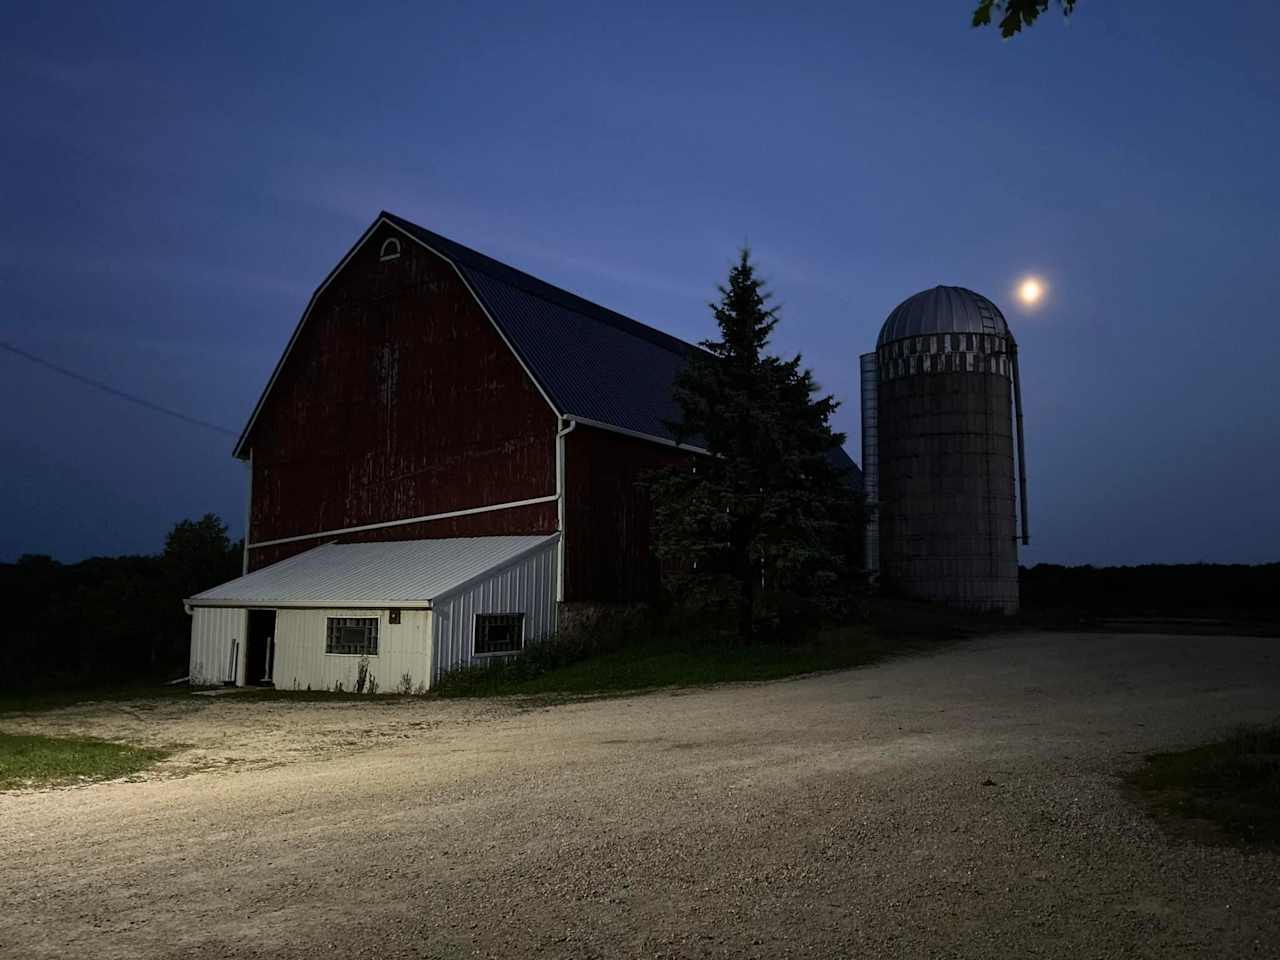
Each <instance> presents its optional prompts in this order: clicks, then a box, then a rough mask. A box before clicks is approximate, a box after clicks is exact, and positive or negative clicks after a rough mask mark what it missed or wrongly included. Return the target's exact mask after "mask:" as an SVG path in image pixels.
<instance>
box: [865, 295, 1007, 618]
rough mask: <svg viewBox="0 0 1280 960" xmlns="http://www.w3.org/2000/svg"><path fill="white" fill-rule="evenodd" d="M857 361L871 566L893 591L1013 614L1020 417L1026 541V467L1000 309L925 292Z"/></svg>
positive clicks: (894, 316)
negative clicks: (859, 366)
mask: <svg viewBox="0 0 1280 960" xmlns="http://www.w3.org/2000/svg"><path fill="white" fill-rule="evenodd" d="M861 359H862V363H861V368H862V370H861V372H862V458H863V470H864V478H865V480H864V482H865V484H866V495H867V537H866V551H867V556H866V565H867V571H868V573H869V574H870V575H871V577H872V578H873V579H876V578H878V579H879V583H880V586H881V587H882V588H883V589H884V590H885V592H888V593H891V594H898V595H904V596H911V597H917V598H919V599H925V600H934V601H938V602H941V603H945V604H947V605H948V606H955V607H965V608H969V609H977V610H998V611H1002V612H1004V613H1016V612H1017V609H1018V544H1017V540H1018V534H1017V530H1016V520H1015V515H1016V514H1017V513H1018V511H1017V510H1016V509H1015V494H1014V466H1015V459H1014V450H1015V439H1014V438H1015V430H1014V421H1015V419H1016V424H1017V429H1016V438H1017V441H1016V449H1017V460H1016V464H1017V476H1018V479H1019V484H1018V485H1019V489H1020V496H1019V498H1018V499H1019V500H1020V502H1021V504H1022V510H1021V520H1022V529H1021V539H1022V542H1023V543H1024V544H1025V543H1027V542H1028V530H1027V512H1026V504H1027V498H1026V469H1025V465H1024V463H1023V455H1022V451H1023V443H1022V398H1021V391H1020V385H1019V381H1018V348H1017V344H1016V343H1015V342H1014V339H1013V335H1012V334H1011V333H1010V332H1009V325H1008V323H1007V322H1006V321H1005V319H1004V316H1003V315H1002V314H1001V313H1000V310H999V308H997V307H996V305H995V304H994V303H992V302H991V301H990V300H988V299H987V298H986V297H984V296H981V295H980V294H977V293H974V292H973V291H972V290H966V289H964V288H963V287H934V288H933V289H932V290H924V291H922V292H920V293H917V294H916V295H915V296H913V297H909V298H908V299H906V300H904V301H903V302H902V303H901V304H899V305H898V307H897V308H896V309H895V310H894V311H893V312H892V313H890V314H889V318H888V319H887V320H885V322H884V326H883V327H882V328H881V329H880V337H879V339H878V340H877V341H876V350H875V352H874V353H868V354H864V355H863V357H862V358H861ZM1011 414H1016V416H1011Z"/></svg>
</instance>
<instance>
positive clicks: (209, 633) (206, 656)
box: [188, 607, 247, 686]
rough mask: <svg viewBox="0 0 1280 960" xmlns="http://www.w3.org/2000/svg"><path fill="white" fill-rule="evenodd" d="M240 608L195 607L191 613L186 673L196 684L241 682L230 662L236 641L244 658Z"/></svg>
mask: <svg viewBox="0 0 1280 960" xmlns="http://www.w3.org/2000/svg"><path fill="white" fill-rule="evenodd" d="M246 613H247V611H245V610H244V609H243V608H242V607H196V608H195V609H194V610H192V612H191V664H190V669H189V670H188V672H189V673H190V675H191V682H192V683H193V684H195V685H196V686H206V685H212V684H218V683H235V682H243V681H242V680H241V679H240V678H239V677H237V676H236V674H237V673H238V672H239V669H238V664H237V665H233V664H232V662H231V653H232V648H233V646H234V644H235V643H236V642H237V641H239V643H240V648H239V650H238V652H239V658H238V659H240V660H243V658H244V637H245V623H246V621H245V616H246Z"/></svg>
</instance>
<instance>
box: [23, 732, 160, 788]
mask: <svg viewBox="0 0 1280 960" xmlns="http://www.w3.org/2000/svg"><path fill="white" fill-rule="evenodd" d="M165 756H166V753H165V751H163V750H151V749H145V748H143V747H131V746H128V745H126V744H122V743H109V742H107V741H105V740H77V739H69V738H63V737H43V736H30V735H25V734H11V733H0V790H15V789H18V788H21V787H48V786H58V785H62V784H69V783H82V782H84V781H88V780H112V779H115V778H116V777H124V776H128V775H129V774H131V773H137V772H138V771H139V770H145V769H146V768H147V767H149V766H151V765H152V764H154V763H155V762H156V761H158V760H160V759H162V758H164V757H165Z"/></svg>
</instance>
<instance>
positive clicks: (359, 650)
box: [185, 534, 560, 693]
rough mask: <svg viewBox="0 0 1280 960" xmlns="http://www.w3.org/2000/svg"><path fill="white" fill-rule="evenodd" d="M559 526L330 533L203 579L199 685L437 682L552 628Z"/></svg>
mask: <svg viewBox="0 0 1280 960" xmlns="http://www.w3.org/2000/svg"><path fill="white" fill-rule="evenodd" d="M559 540H560V536H559V534H551V535H546V536H525V537H520V536H506V537H462V538H455V539H443V540H404V541H394V542H389V543H330V544H326V545H324V546H321V547H316V548H315V549H314V550H308V551H307V552H306V553H301V554H299V555H297V556H296V557H291V558H290V559H288V560H284V561H281V562H280V563H276V564H273V565H272V566H269V567H264V568H263V569H261V570H257V571H255V572H254V573H251V574H248V575H247V576H243V577H240V578H239V579H237V580H232V581H230V582H228V583H224V584H222V585H221V586H218V587H214V588H213V589H212V590H206V591H204V592H203V593H200V594H197V595H196V596H194V597H191V598H190V599H189V600H187V601H185V602H186V605H187V607H188V609H189V610H190V611H191V614H192V620H191V671H190V673H191V682H192V683H193V684H222V683H234V684H236V685H237V686H244V685H246V684H273V685H274V686H275V687H276V688H278V689H282V690H335V689H342V690H355V689H357V688H362V689H365V690H368V689H369V687H370V685H371V683H370V681H371V680H372V683H373V684H376V688H377V689H378V690H380V691H382V692H384V693H389V692H393V691H395V690H405V689H406V688H407V689H410V690H423V689H427V688H429V687H430V686H431V685H432V684H433V683H434V682H435V681H436V680H437V679H438V678H439V677H440V675H441V674H442V673H444V672H446V671H449V670H452V669H455V668H458V667H463V666H469V665H472V664H477V663H481V662H488V661H490V660H491V659H492V658H494V657H507V656H512V655H515V654H518V653H519V652H520V651H522V650H523V649H524V648H525V647H526V646H527V645H528V644H531V643H536V642H537V641H539V640H541V639H543V638H545V637H547V636H550V635H551V634H553V633H555V631H556V625H557V604H556V597H555V594H556V570H557V564H556V551H557V550H558V549H559Z"/></svg>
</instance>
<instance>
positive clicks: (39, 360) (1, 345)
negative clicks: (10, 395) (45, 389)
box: [0, 340, 240, 437]
mask: <svg viewBox="0 0 1280 960" xmlns="http://www.w3.org/2000/svg"><path fill="white" fill-rule="evenodd" d="M0 350H7V351H8V352H9V353H12V354H13V355H14V356H17V357H22V358H23V359H24V360H30V361H31V362H32V363H34V364H37V365H38V366H41V367H45V368H46V369H48V370H52V371H53V372H54V373H60V374H62V375H63V376H64V377H70V378H71V379H72V380H78V381H79V382H80V383H83V384H87V385H88V386H91V387H93V388H94V389H95V390H101V391H102V392H103V393H109V394H111V395H112V396H113V397H119V398H120V399H121V400H128V401H129V402H130V403H136V404H137V405H138V406H140V407H146V408H147V409H148V410H151V411H153V412H155V413H163V414H164V415H165V416H167V417H173V418H174V419H176V420H181V421H182V422H183V423H189V424H191V425H192V426H196V427H204V428H205V429H206V430H216V431H217V432H218V433H224V434H226V435H227V436H228V437H239V436H240V434H239V433H237V432H236V431H235V430H228V429H227V428H226V427H220V426H218V425H217V424H216V423H210V422H209V421H208V420H201V419H199V418H198V417H191V416H188V415H187V414H185V413H181V412H179V411H177V410H170V409H169V408H168V407H162V406H160V404H158V403H152V402H151V401H150V400H147V399H145V398H143V397H138V396H135V395H134V394H132V393H125V392H124V391H123V390H117V389H116V388H115V387H113V386H111V385H109V384H106V383H102V382H101V381H100V380H94V379H93V378H92V377H86V376H85V375H84V374H82V373H76V372H75V371H74V370H68V369H67V368H66V367H63V366H59V365H58V364H56V363H54V362H53V361H51V360H46V359H45V358H44V357H38V356H36V355H35V354H34V353H28V352H27V351H26V350H23V349H21V348H20V347H15V346H14V345H13V344H12V343H6V342H5V341H4V340H0Z"/></svg>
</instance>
